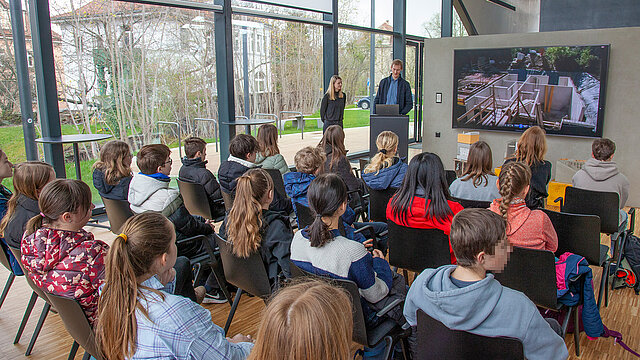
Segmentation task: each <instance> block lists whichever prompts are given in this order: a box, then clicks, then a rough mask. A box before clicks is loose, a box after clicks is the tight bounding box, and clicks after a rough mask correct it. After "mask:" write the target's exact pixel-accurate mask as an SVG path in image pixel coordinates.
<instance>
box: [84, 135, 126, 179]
mask: <svg viewBox="0 0 640 360" xmlns="http://www.w3.org/2000/svg"><path fill="white" fill-rule="evenodd" d="M127 155H131V149H130V148H129V144H127V143H126V142H124V141H120V140H112V141H109V142H108V143H106V144H104V146H103V147H102V149H100V160H99V161H97V162H96V163H95V164H93V168H94V169H98V170H100V171H102V172H104V179H105V181H106V183H107V184H109V185H116V184H118V182H119V181H120V180H121V179H122V178H126V177H128V176H131V166H125V165H124V162H123V161H122V160H123V159H124V158H125V157H126V156H127Z"/></svg>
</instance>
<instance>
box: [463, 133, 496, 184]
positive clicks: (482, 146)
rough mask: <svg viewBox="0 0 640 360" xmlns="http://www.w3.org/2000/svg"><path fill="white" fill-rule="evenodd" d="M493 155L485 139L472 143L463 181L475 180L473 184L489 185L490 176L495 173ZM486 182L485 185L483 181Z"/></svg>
mask: <svg viewBox="0 0 640 360" xmlns="http://www.w3.org/2000/svg"><path fill="white" fill-rule="evenodd" d="M492 167H493V157H492V154H491V148H490V147H489V144H487V143H486V142H484V141H478V142H476V143H474V144H473V145H471V148H470V149H469V157H468V158H467V164H466V165H465V170H464V174H462V181H469V180H473V186H475V187H478V186H487V185H489V176H488V175H494V174H495V173H494V172H493V169H492ZM483 182H484V185H482V183H483Z"/></svg>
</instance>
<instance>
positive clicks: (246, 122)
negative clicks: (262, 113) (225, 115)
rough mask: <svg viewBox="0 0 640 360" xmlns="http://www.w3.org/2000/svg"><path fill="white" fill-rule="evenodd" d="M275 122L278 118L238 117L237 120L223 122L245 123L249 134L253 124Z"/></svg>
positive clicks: (224, 122)
mask: <svg viewBox="0 0 640 360" xmlns="http://www.w3.org/2000/svg"><path fill="white" fill-rule="evenodd" d="M274 122H276V119H236V121H234V122H229V121H223V122H222V124H224V125H238V126H241V125H244V126H246V129H247V130H245V131H248V132H247V133H248V134H251V130H250V129H251V126H253V125H264V124H273V123H274Z"/></svg>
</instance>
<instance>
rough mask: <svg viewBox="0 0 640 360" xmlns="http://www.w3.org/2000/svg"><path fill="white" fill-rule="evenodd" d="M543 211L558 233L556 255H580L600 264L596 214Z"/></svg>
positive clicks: (593, 263)
mask: <svg viewBox="0 0 640 360" xmlns="http://www.w3.org/2000/svg"><path fill="white" fill-rule="evenodd" d="M541 210H542V211H544V212H545V213H546V214H547V216H549V219H551V222H552V223H553V227H554V228H555V230H556V234H558V250H557V251H556V254H557V255H562V254H564V253H565V252H572V253H574V254H578V255H582V256H584V257H585V259H587V261H588V262H589V264H591V265H600V218H599V217H597V216H596V215H581V214H568V213H563V212H557V211H551V210H548V209H541Z"/></svg>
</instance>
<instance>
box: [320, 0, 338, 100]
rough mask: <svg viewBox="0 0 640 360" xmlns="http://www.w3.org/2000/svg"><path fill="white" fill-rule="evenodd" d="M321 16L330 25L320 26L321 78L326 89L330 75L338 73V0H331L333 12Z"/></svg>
mask: <svg viewBox="0 0 640 360" xmlns="http://www.w3.org/2000/svg"><path fill="white" fill-rule="evenodd" d="M322 17H323V20H326V21H331V26H324V27H323V28H322V72H323V77H322V78H323V80H324V88H323V90H326V89H327V88H328V87H329V81H331V77H332V76H333V75H335V74H337V73H338V0H333V13H332V14H323V15H322Z"/></svg>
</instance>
